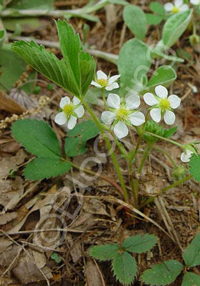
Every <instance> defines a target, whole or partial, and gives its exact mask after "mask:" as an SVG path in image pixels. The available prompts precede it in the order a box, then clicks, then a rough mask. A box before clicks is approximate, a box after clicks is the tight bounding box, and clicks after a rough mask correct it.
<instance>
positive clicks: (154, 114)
mask: <svg viewBox="0 0 200 286" xmlns="http://www.w3.org/2000/svg"><path fill="white" fill-rule="evenodd" d="M150 115H151V118H152V119H153V120H154V121H155V122H160V120H161V109H160V108H153V109H151V110H150Z"/></svg>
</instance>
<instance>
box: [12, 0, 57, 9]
mask: <svg viewBox="0 0 200 286" xmlns="http://www.w3.org/2000/svg"><path fill="white" fill-rule="evenodd" d="M53 2H54V0H45V1H44V0H34V1H27V0H14V1H11V3H10V4H8V5H7V8H12V9H20V10H23V9H50V8H52V7H53Z"/></svg>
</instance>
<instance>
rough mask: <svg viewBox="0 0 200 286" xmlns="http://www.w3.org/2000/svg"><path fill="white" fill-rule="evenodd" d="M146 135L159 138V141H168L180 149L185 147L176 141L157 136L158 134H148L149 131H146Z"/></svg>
mask: <svg viewBox="0 0 200 286" xmlns="http://www.w3.org/2000/svg"><path fill="white" fill-rule="evenodd" d="M144 134H148V135H151V136H154V137H156V138H159V139H161V140H164V141H167V142H169V143H172V144H174V145H176V146H178V147H180V148H183V147H182V144H180V143H177V142H176V141H173V140H171V139H168V138H165V137H162V136H159V135H157V134H154V133H151V132H148V131H145V132H144Z"/></svg>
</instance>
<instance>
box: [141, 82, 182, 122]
mask: <svg viewBox="0 0 200 286" xmlns="http://www.w3.org/2000/svg"><path fill="white" fill-rule="evenodd" d="M143 98H144V101H145V102H146V104H148V105H150V106H152V107H151V110H150V116H151V118H152V119H153V120H154V121H155V122H160V121H161V117H162V116H163V115H164V121H165V123H166V124H168V125H172V124H174V122H175V114H174V112H173V111H172V109H175V108H178V107H179V106H180V103H181V99H180V98H179V97H178V96H177V95H175V94H172V95H170V96H169V97H168V90H167V89H166V88H165V87H164V86H162V85H158V86H157V87H156V88H155V95H154V94H152V93H150V92H147V93H145V94H144V97H143Z"/></svg>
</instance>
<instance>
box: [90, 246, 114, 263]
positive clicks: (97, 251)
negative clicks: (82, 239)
mask: <svg viewBox="0 0 200 286" xmlns="http://www.w3.org/2000/svg"><path fill="white" fill-rule="evenodd" d="M118 250H119V246H118V244H105V245H96V246H92V247H91V248H90V250H89V254H90V256H92V257H93V258H96V259H99V260H101V261H107V260H112V259H114V258H115V256H116V255H117V253H118Z"/></svg>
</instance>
